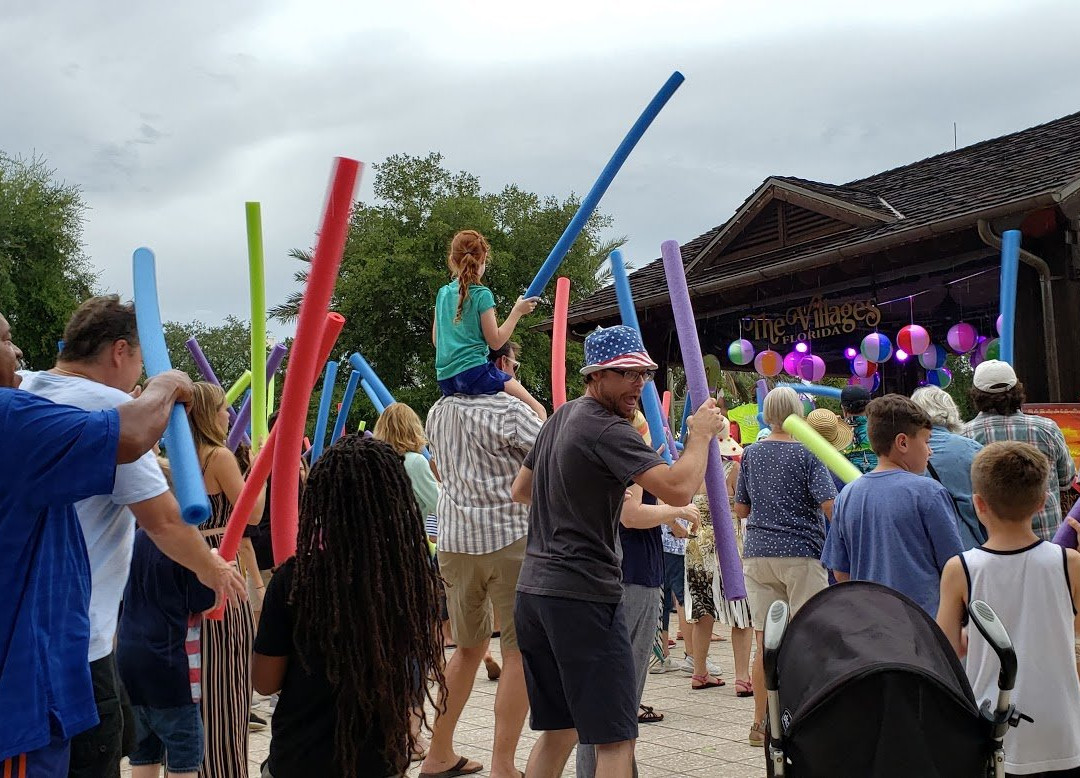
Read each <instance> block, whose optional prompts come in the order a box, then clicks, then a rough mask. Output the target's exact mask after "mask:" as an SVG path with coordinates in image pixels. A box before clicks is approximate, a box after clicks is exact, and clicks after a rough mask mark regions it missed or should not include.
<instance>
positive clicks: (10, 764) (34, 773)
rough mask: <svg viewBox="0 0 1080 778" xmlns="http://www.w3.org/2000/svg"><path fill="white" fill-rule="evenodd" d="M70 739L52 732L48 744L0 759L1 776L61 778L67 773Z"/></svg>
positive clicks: (13, 777)
mask: <svg viewBox="0 0 1080 778" xmlns="http://www.w3.org/2000/svg"><path fill="white" fill-rule="evenodd" d="M70 756H71V741H70V740H68V739H67V738H61V737H60V736H59V735H56V734H53V736H52V740H50V741H49V745H47V746H44V747H43V748H39V749H38V750H36V751H31V752H29V753H26V754H19V755H18V756H13V757H10V758H9V759H0V776H3V778H8V776H11V778H62V776H65V775H67V774H68V764H69V757H70Z"/></svg>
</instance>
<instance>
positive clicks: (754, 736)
mask: <svg viewBox="0 0 1080 778" xmlns="http://www.w3.org/2000/svg"><path fill="white" fill-rule="evenodd" d="M747 739H748V740H749V741H750V745H752V746H754V747H755V748H764V747H765V722H764V721H755V722H754V723H753V724H752V725H751V726H750V736H749V738H747Z"/></svg>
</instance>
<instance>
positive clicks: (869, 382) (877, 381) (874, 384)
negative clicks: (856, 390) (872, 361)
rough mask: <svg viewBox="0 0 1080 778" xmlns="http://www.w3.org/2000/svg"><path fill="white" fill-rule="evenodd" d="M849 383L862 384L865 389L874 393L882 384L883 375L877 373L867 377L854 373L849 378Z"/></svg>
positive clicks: (853, 384) (852, 384)
mask: <svg viewBox="0 0 1080 778" xmlns="http://www.w3.org/2000/svg"><path fill="white" fill-rule="evenodd" d="M848 384H849V385H851V386H861V387H862V388H863V389H865V390H866V391H868V392H870V393H871V394H873V393H874V392H876V391H877V388H878V387H879V386H881V376H879V375H878V374H877V373H874V374H873V375H870V376H865V377H864V376H857V375H853V376H851V378H849V379H848Z"/></svg>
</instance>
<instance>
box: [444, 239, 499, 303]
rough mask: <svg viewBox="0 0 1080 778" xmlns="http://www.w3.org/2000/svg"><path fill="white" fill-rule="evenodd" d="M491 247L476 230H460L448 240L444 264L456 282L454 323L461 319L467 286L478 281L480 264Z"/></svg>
mask: <svg viewBox="0 0 1080 778" xmlns="http://www.w3.org/2000/svg"><path fill="white" fill-rule="evenodd" d="M490 250H491V247H490V246H489V245H488V242H487V240H486V239H485V238H484V236H483V235H481V234H480V233H479V232H477V231H476V230H462V231H461V232H459V233H458V234H457V235H455V236H454V239H453V240H452V241H450V254H449V256H448V257H447V258H446V264H447V265H448V266H449V267H450V272H451V273H453V274H454V278H456V279H457V282H458V304H457V314H456V315H455V316H454V323H457V322H459V321H461V311H462V309H463V308H464V307H465V300H466V299H467V298H468V295H469V287H470V286H472V285H473V284H478V283H480V266H481V265H482V264H484V262H486V261H487V256H488V252H489V251H490Z"/></svg>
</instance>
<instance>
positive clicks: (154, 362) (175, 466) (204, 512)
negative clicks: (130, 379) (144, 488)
mask: <svg viewBox="0 0 1080 778" xmlns="http://www.w3.org/2000/svg"><path fill="white" fill-rule="evenodd" d="M132 270H133V275H134V281H135V318H136V320H137V322H138V329H139V344H140V345H141V346H142V353H143V363H144V364H145V366H146V374H147V375H148V376H151V377H153V376H156V375H158V374H159V373H164V372H166V371H167V370H171V369H172V363H171V362H170V361H169V351H168V349H167V348H166V346H165V335H164V331H163V330H162V327H161V309H160V308H159V307H158V294H157V271H156V269H155V266H154V252H152V251H151V250H150V249H148V248H139V249H136V250H135V253H134V255H132ZM164 441H165V449H166V451H167V453H168V455H169V465H170V466H171V468H172V480H173V491H174V492H175V493H176V499H177V502H179V503H180V513H181V515H182V516H183V518H184V521H185V522H187V523H188V524H202V523H203V522H204V521H206V520H207V519H208V518H210V500H209V499H208V498H207V496H206V485H205V483H204V482H203V477H202V470H201V469H200V468H199V457H198V455H197V454H196V453H195V441H194V440H193V439H192V437H191V427H190V425H189V424H188V417H187V411H186V410H185V409H184V406H182V405H179V404H178V405H174V406H173V409H172V412H171V413H170V414H169V426H168V427H167V428H166V429H165V436H164Z"/></svg>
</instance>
